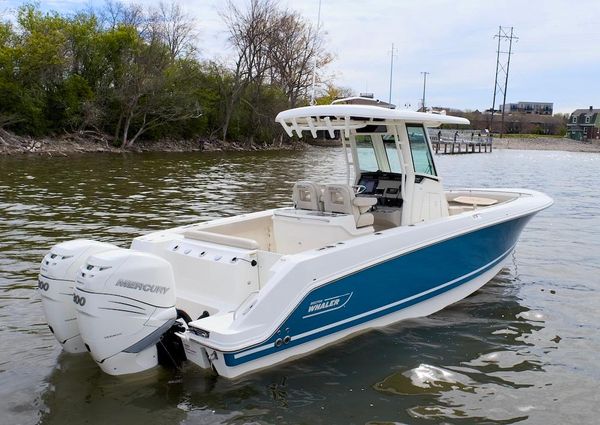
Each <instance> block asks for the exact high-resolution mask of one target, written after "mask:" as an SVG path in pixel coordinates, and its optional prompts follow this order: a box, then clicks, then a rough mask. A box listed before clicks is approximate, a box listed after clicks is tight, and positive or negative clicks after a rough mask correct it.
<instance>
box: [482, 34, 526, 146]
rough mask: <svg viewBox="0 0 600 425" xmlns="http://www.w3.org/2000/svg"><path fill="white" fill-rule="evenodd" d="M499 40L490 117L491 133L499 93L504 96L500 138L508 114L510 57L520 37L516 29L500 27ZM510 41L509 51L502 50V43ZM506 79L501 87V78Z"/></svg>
mask: <svg viewBox="0 0 600 425" xmlns="http://www.w3.org/2000/svg"><path fill="white" fill-rule="evenodd" d="M494 38H497V39H498V49H497V50H496V77H495V80H494V97H493V100H492V114H491V117H490V125H489V128H490V131H493V125H494V113H495V112H496V96H497V93H498V92H499V93H501V94H502V121H501V125H500V138H502V136H503V135H504V114H505V112H506V107H505V105H506V90H507V88H508V73H509V71H510V57H511V55H512V44H513V40H518V39H519V37H516V36H515V35H514V28H513V27H510V31H509V28H508V27H502V26H500V27H498V34H497V35H495V36H494ZM506 41H508V51H502V50H501V42H506ZM498 77H500V78H504V86H502V85H501V81H498V80H499V78H498Z"/></svg>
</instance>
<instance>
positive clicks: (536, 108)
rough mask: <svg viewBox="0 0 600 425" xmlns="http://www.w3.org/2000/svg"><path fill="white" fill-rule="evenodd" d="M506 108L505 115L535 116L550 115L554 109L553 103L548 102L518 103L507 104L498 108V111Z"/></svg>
mask: <svg viewBox="0 0 600 425" xmlns="http://www.w3.org/2000/svg"><path fill="white" fill-rule="evenodd" d="M504 108H506V110H505V113H508V114H514V113H517V114H536V115H552V111H553V108H554V104H553V103H549V102H518V103H507V104H505V105H501V106H500V111H502V110H503V109H504Z"/></svg>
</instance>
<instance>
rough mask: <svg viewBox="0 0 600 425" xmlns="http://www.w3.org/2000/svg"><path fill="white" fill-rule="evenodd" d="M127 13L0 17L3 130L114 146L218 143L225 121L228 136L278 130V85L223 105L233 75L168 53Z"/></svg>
mask: <svg viewBox="0 0 600 425" xmlns="http://www.w3.org/2000/svg"><path fill="white" fill-rule="evenodd" d="M123 7H126V6H123ZM125 12H126V10H125ZM125 12H124V13H125ZM144 13H145V12H144ZM132 16H134V15H127V14H126V13H125V14H124V15H123V16H122V17H120V18H119V17H117V18H115V17H114V16H113V17H112V18H111V21H110V23H108V22H107V19H106V17H105V15H103V13H102V11H100V12H81V13H77V14H75V15H66V14H65V15H61V14H59V13H56V12H50V13H45V12H43V11H42V10H41V9H40V7H39V6H38V5H36V4H24V5H23V6H21V7H20V8H19V9H18V11H17V13H16V16H15V17H14V19H8V18H0V99H2V101H1V102H0V125H3V126H4V127H5V128H7V129H10V130H12V131H14V132H17V133H19V134H28V135H33V136H42V135H54V134H58V133H62V132H71V131H78V130H95V131H99V132H102V133H105V134H108V135H111V136H113V137H114V143H115V145H119V146H130V145H131V144H132V143H134V142H135V141H136V140H139V139H140V138H146V139H158V138H174V139H175V138H185V139H194V138H213V137H219V136H221V134H222V130H223V126H224V125H225V124H224V123H225V122H226V121H227V123H228V124H227V125H228V126H229V132H228V139H230V140H236V141H250V142H257V143H265V142H272V141H274V140H275V139H276V138H277V137H278V136H279V135H280V134H281V129H280V128H279V127H278V126H277V125H276V124H275V123H274V117H275V115H276V114H277V113H278V112H279V111H281V110H282V109H285V108H287V107H289V104H290V103H289V102H290V100H289V93H288V94H286V90H285V88H284V87H283V86H281V85H277V84H275V83H274V82H272V81H270V80H268V79H265V80H263V81H259V82H252V83H251V84H246V85H244V86H243V87H241V89H240V92H239V93H238V95H239V101H237V102H234V103H232V102H229V103H228V102H227V94H228V93H230V90H231V89H232V88H234V89H235V88H236V75H235V72H234V71H233V70H231V69H229V68H228V67H226V66H223V65H218V64H216V63H213V62H200V61H199V60H198V59H196V58H195V57H193V56H191V54H188V53H181V54H174V53H173V52H174V47H173V45H169V44H168V43H167V42H166V41H165V40H166V39H168V37H165V36H164V34H163V35H161V34H157V33H156V31H157V29H156V28H153V27H152V25H151V24H152V20H151V19H148V20H146V21H144V20H143V18H144V17H143V16H141V15H140V20H138V21H136V20H135V19H132ZM136 16H137V15H136ZM147 16H151V11H148V12H147ZM179 19H181V16H179ZM171 28H174V27H171ZM184 29H185V28H184ZM159 30H160V29H159ZM192 50H193V49H189V48H181V49H179V51H181V52H190V51H192ZM304 101H305V100H304V99H300V101H299V103H302V102H304ZM226 116H227V117H226Z"/></svg>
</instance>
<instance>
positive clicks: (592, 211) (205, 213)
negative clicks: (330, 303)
mask: <svg viewBox="0 0 600 425" xmlns="http://www.w3.org/2000/svg"><path fill="white" fill-rule="evenodd" d="M436 160H437V164H438V170H439V171H440V173H441V174H442V175H443V176H445V184H446V186H447V187H457V186H471V187H473V186H478V187H525V188H531V189H537V190H541V191H544V192H546V193H548V194H549V195H550V196H552V197H553V198H554V199H555V205H554V206H553V207H552V208H550V209H548V210H546V211H544V212H542V213H540V214H539V215H538V216H536V217H535V218H534V219H533V220H532V221H531V222H530V224H529V225H528V227H527V228H526V229H525V231H524V232H523V235H522V238H521V241H520V243H519V245H518V246H517V249H516V251H515V253H514V255H513V256H512V257H511V258H510V261H509V262H508V264H507V267H506V269H504V270H503V271H502V272H501V273H500V274H499V275H498V276H497V277H496V278H495V279H494V280H492V281H491V282H490V283H488V284H487V285H486V286H484V287H483V288H482V289H481V290H480V291H478V292H476V293H475V294H474V295H472V296H470V297H469V298H467V299H465V300H463V301H462V302H460V303H457V304H455V305H453V306H451V307H449V308H447V309H445V310H443V311H441V312H438V313H436V314H434V315H432V316H430V317H427V318H422V319H418V320H411V321H406V322H402V323H400V324H397V325H395V326H391V327H388V328H386V329H383V330H376V331H371V332H368V333H365V334H361V335H360V336H358V337H356V338H354V339H351V340H348V341H345V342H343V343H340V344H338V345H336V346H333V347H330V348H326V349H324V350H322V351H320V352H318V353H316V354H314V355H311V356H309V357H305V358H303V359H300V360H297V361H294V362H291V363H288V364H284V365H281V366H277V367H274V368H272V369H270V370H267V371H263V372H259V373H256V374H253V375H250V376H248V377H244V378H241V379H238V380H233V381H229V380H227V379H223V378H219V377H215V376H213V375H212V374H210V373H207V372H205V371H203V370H200V369H199V368H196V367H194V366H193V365H187V366H185V367H184V369H183V370H182V371H179V372H177V371H171V370H166V369H161V368H157V369H154V370H151V371H148V372H146V373H143V374H140V375H136V376H128V377H127V376H126V377H111V376H108V375H105V374H104V373H102V372H101V371H100V369H99V368H97V367H96V365H95V364H94V362H93V361H92V360H91V358H90V357H89V356H87V355H79V356H70V355H64V354H61V351H60V349H59V347H58V344H57V343H56V341H55V340H54V338H53V336H52V335H51V334H50V332H49V330H48V328H47V326H46V324H45V321H44V316H43V314H42V310H41V304H40V300H39V296H38V294H37V292H36V290H35V288H36V285H37V283H36V275H37V270H38V263H39V261H40V260H41V258H42V256H43V255H44V253H45V252H46V251H47V250H48V249H49V248H50V246H52V245H53V244H55V243H57V242H60V241H63V240H68V239H73V238H77V237H90V238H95V239H99V240H103V241H110V242H116V243H117V244H119V245H121V246H127V244H128V242H129V241H130V239H131V238H132V237H134V236H136V235H138V234H140V233H144V232H148V231H151V230H155V229H161V228H165V227H172V226H175V225H181V224H185V223H190V222H194V221H199V220H207V219H210V218H214V217H222V216H229V215H233V214H239V213H243V212H249V211H256V210H262V209H265V208H271V207H275V206H279V205H283V204H289V202H290V195H291V186H292V185H293V182H295V181H296V180H298V179H305V178H312V179H315V180H319V181H333V180H336V179H337V180H342V179H343V175H344V174H343V173H344V165H343V164H344V162H343V157H342V156H341V151H339V150H336V149H318V148H312V149H309V150H307V151H297V152H258V153H231V154H130V155H86V156H79V157H69V158H62V157H61V158H47V157H43V158H40V157H21V158H16V157H7V158H0V423H1V424H3V425H12V424H33V423H40V424H81V423H85V424H111V425H114V424H128V425H136V424H143V425H151V424H167V423H169V424H186V425H187V424H213V423H217V424H221V423H225V424H245V423H251V424H367V423H368V424H388V423H389V424H391V423H411V424H420V423H423V424H430V423H454V424H463V423H464V424H467V423H468V424H473V423H485V424H490V423H501V424H507V423H515V422H520V421H525V422H526V423H533V424H548V423H556V424H558V423H577V424H583V423H586V424H588V423H598V418H599V417H600V391H599V390H600V360H599V359H600V355H599V353H600V215H599V213H598V211H599V210H600V190H599V188H600V155H598V154H581V153H566V152H547V151H546V152H543V151H532V152H525V151H498V150H497V151H495V152H494V153H493V154H478V155H463V156H447V157H442V156H438V157H436ZM332 170H333V172H332ZM457 255H460V253H457ZM432 266H435V259H432Z"/></svg>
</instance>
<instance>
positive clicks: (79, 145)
mask: <svg viewBox="0 0 600 425" xmlns="http://www.w3.org/2000/svg"><path fill="white" fill-rule="evenodd" d="M328 142H329V143H326V144H318V143H310V144H311V145H317V146H321V147H331V146H340V144H339V142H337V141H328ZM307 146H308V145H307V144H306V143H304V142H295V143H291V142H290V141H289V139H287V138H286V139H285V141H283V140H282V142H281V143H275V144H266V145H263V144H250V143H242V142H223V141H221V140H216V139H210V140H208V139H207V140H160V141H153V142H148V141H140V142H137V143H136V144H135V145H134V146H132V147H131V148H129V149H126V150H123V149H121V148H119V147H116V146H114V145H112V144H111V143H110V141H109V139H108V138H107V137H106V136H104V135H101V134H98V133H95V132H80V133H72V134H68V135H64V136H60V137H56V138H32V137H27V136H17V135H15V134H12V133H9V132H7V131H5V130H2V129H0V155H22V154H26V155H32V154H33V155H48V156H66V155H70V154H76V153H96V152H107V153H123V152H200V151H206V152H218V151H256V150H281V149H286V150H290V149H303V148H306V147H307ZM493 146H494V149H518V150H555V151H568V152H599V153H600V140H594V141H590V142H580V141H577V140H571V139H567V138H564V137H522V138H519V137H506V138H502V139H500V138H498V137H495V138H494V139H493Z"/></svg>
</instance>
